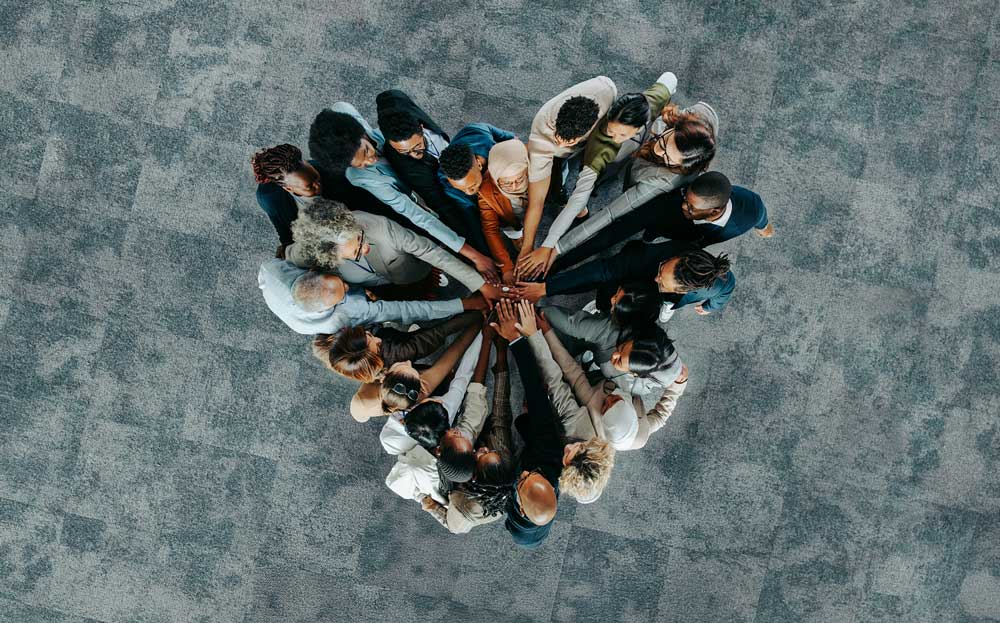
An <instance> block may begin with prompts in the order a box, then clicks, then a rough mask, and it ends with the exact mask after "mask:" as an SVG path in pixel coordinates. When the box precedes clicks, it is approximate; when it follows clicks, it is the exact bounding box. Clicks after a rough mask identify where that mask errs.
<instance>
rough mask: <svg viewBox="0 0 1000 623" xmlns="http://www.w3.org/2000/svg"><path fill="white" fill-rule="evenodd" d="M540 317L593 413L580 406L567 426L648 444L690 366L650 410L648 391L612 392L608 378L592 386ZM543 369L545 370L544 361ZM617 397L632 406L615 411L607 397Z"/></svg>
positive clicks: (618, 446) (568, 377) (619, 442)
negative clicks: (647, 408)
mask: <svg viewBox="0 0 1000 623" xmlns="http://www.w3.org/2000/svg"><path fill="white" fill-rule="evenodd" d="M538 320H539V324H540V325H541V329H542V332H543V334H544V337H545V342H546V344H547V345H548V349H549V353H550V354H551V357H552V359H553V360H554V361H555V363H556V364H557V365H558V366H559V368H560V370H561V371H562V376H563V380H564V381H565V382H566V383H567V384H568V385H569V386H570V387H571V388H572V389H573V394H574V395H575V397H576V401H577V402H578V403H579V404H581V405H585V406H586V407H587V415H588V416H589V417H583V413H582V411H580V410H578V411H576V412H575V416H576V417H575V419H573V420H572V421H571V422H567V423H566V428H567V430H570V431H573V432H574V433H575V434H576V435H577V436H578V437H583V438H587V436H588V435H591V434H597V435H600V436H601V437H603V438H605V439H607V440H608V442H609V443H610V444H611V446H612V447H613V448H614V449H615V450H618V451H624V450H638V449H640V448H643V447H645V446H646V443H647V442H648V441H649V437H650V435H652V434H653V433H655V432H656V431H658V430H660V429H661V428H663V426H664V425H665V424H666V422H667V420H668V419H669V418H670V416H671V415H672V414H673V412H674V409H675V408H676V407H677V401H678V400H679V399H680V397H681V395H682V394H683V393H684V390H685V389H686V388H687V380H688V369H687V366H683V367H682V369H681V372H680V374H679V375H678V376H677V377H676V378H674V379H673V380H671V381H670V382H669V383H667V384H666V386H663V387H662V388H661V390H660V391H659V393H658V397H657V398H656V402H655V404H654V405H653V407H652V408H651V409H649V410H648V411H646V409H645V407H644V405H643V398H644V396H645V394H635V393H632V392H630V390H627V389H626V390H623V389H622V388H621V387H619V389H618V390H615V391H614V392H613V393H609V391H611V389H612V388H611V386H610V384H609V382H608V381H605V382H603V383H600V384H599V385H596V386H591V384H590V381H589V380H588V379H587V375H586V373H584V371H583V368H582V367H580V364H578V363H577V362H576V360H575V359H574V358H573V356H572V355H571V354H570V353H569V351H567V350H566V348H565V347H564V346H563V344H562V342H561V341H560V340H559V336H558V335H557V334H556V331H554V330H553V327H552V326H551V325H549V326H545V325H546V324H548V321H547V320H546V314H544V313H539V316H538ZM535 353H536V356H538V355H539V353H540V351H539V350H536V351H535ZM542 369H543V370H545V366H544V365H543V366H542ZM548 384H549V386H550V387H551V386H553V385H554V384H555V381H554V380H553V381H549V382H548ZM623 393H624V394H625V395H624V396H623V395H622V394H623ZM650 393H651V392H650ZM614 397H622V398H623V401H622V403H624V402H626V401H627V402H628V403H630V404H631V407H632V409H631V410H621V409H620V410H619V411H617V412H614V413H612V411H613V409H612V408H611V407H609V406H608V404H607V401H608V400H615V398H614ZM598 407H599V408H598ZM615 416H617V417H615ZM564 421H565V420H564ZM591 431H593V432H591ZM571 434H573V433H571ZM565 475H566V470H565V469H564V470H563V476H565ZM564 488H565V487H564Z"/></svg>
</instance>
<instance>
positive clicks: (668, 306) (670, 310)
mask: <svg viewBox="0 0 1000 623" xmlns="http://www.w3.org/2000/svg"><path fill="white" fill-rule="evenodd" d="M675 311H677V310H676V309H674V304H673V303H664V304H662V305H660V318H659V321H660V324H666V323H667V321H668V320H670V317H671V316H673V315H674V312H675Z"/></svg>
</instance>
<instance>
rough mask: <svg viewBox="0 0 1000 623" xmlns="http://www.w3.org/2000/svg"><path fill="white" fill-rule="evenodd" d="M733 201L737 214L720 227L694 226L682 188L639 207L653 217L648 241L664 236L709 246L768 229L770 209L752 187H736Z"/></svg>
mask: <svg viewBox="0 0 1000 623" xmlns="http://www.w3.org/2000/svg"><path fill="white" fill-rule="evenodd" d="M729 200H730V201H732V202H733V211H732V213H731V214H730V215H729V220H728V221H727V222H726V225H725V227H719V226H717V225H713V224H711V223H697V224H696V223H692V222H691V221H688V220H687V219H686V218H684V213H683V211H682V210H681V204H682V203H683V202H684V198H683V195H682V194H681V189H677V190H674V191H671V192H669V193H667V194H665V195H660V196H659V197H655V198H653V199H652V200H651V201H650V202H649V204H647V205H644V206H642V207H641V208H639V209H640V210H642V211H643V212H644V213H645V214H646V215H648V216H649V219H648V223H647V228H646V234H645V236H644V238H645V239H646V240H655V239H656V238H657V237H659V236H663V237H664V238H669V239H671V240H686V241H689V242H693V243H695V244H697V245H698V246H700V247H707V246H711V245H713V244H719V243H720V242H725V241H727V240H732V239H733V238H736V237H737V236H742V235H743V234H745V233H746V232H748V231H750V230H751V229H755V228H756V229H763V228H765V227H767V222H768V221H767V208H766V207H764V201H763V200H761V198H760V195H758V194H757V193H755V192H754V191H752V190H750V189H749V188H744V187H742V186H733V191H732V194H731V195H730V197H729Z"/></svg>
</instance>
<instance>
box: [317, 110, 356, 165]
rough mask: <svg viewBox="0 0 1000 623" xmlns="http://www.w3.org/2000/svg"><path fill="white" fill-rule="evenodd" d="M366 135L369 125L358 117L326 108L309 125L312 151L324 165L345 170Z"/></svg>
mask: <svg viewBox="0 0 1000 623" xmlns="http://www.w3.org/2000/svg"><path fill="white" fill-rule="evenodd" d="M365 136H367V135H366V134H365V128H364V126H362V125H361V124H360V123H358V120H357V119H355V118H354V117H352V116H351V115H349V114H347V113H342V112H334V111H332V110H330V109H329V108H325V109H323V110H322V111H320V113H319V114H318V115H316V118H315V119H314V120H313V122H312V125H311V126H309V152H310V153H311V154H312V156H313V158H315V159H316V160H318V161H319V162H320V164H321V165H322V166H324V167H326V168H327V169H329V170H330V171H332V172H334V173H342V172H343V171H346V170H347V169H348V168H349V167H350V166H351V160H353V159H354V154H356V153H357V152H358V147H360V146H361V140H362V139H363V138H364V137H365Z"/></svg>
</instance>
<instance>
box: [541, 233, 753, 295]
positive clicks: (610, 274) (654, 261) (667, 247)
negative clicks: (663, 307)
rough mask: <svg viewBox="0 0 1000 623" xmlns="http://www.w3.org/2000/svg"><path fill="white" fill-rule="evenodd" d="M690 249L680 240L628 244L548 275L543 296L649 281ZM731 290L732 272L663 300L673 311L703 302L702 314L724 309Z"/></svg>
mask: <svg viewBox="0 0 1000 623" xmlns="http://www.w3.org/2000/svg"><path fill="white" fill-rule="evenodd" d="M694 249H698V246H697V245H694V244H691V243H690V242H683V241H674V240H671V241H668V242H661V243H660V244H643V243H641V242H638V241H632V242H629V243H628V244H626V245H625V247H624V248H623V249H622V250H621V251H620V252H619V253H618V254H617V255H614V256H612V257H606V258H600V259H597V260H593V261H591V262H587V263H586V264H583V265H581V266H578V267H576V268H574V269H572V270H567V271H563V272H560V273H557V274H555V275H550V276H549V277H547V278H546V279H545V292H546V295H548V296H553V295H556V294H570V293H578V292H586V291H587V290H590V289H591V288H594V287H597V286H598V285H602V284H609V285H610V284H615V285H617V284H622V283H625V282H627V281H636V280H639V281H649V282H652V281H653V279H654V278H655V277H656V274H657V272H658V271H659V269H660V264H662V263H663V262H665V261H666V260H669V259H670V258H672V257H677V256H678V255H681V254H683V253H685V252H687V251H691V250H694ZM735 288H736V276H735V275H733V271H729V272H727V273H726V274H725V275H723V276H722V277H719V278H718V279H716V280H715V281H714V282H713V283H712V285H711V286H709V287H707V288H702V289H700V290H692V291H691V292H686V293H684V294H664V295H663V300H664V302H668V303H671V304H672V305H673V308H674V309H680V308H681V307H685V306H687V305H692V304H695V303H702V302H704V309H705V311H709V312H713V311H718V310H720V309H722V308H723V307H725V305H726V303H728V302H729V298H730V297H731V296H732V294H733V290H734V289H735Z"/></svg>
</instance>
